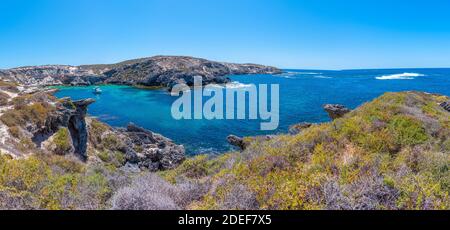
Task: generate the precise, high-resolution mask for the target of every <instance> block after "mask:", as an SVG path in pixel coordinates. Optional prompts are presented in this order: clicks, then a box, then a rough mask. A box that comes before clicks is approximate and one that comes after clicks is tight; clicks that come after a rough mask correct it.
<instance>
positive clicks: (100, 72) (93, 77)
mask: <svg viewBox="0 0 450 230" xmlns="http://www.w3.org/2000/svg"><path fill="white" fill-rule="evenodd" d="M277 73H281V70H279V69H277V68H275V67H270V66H263V65H257V64H233V63H225V62H216V61H209V60H206V59H201V58H194V57H183V56H155V57H149V58H141V59H135V60H129V61H124V62H120V63H117V64H99V65H83V66H67V65H46V66H29V67H20V68H14V69H8V70H0V79H4V80H9V81H12V82H17V83H20V84H22V85H27V86H50V85H74V86H78V85H92V84H124V85H142V86H151V87H168V88H171V87H172V86H173V85H175V84H178V83H184V84H187V85H189V86H191V85H193V79H194V77H195V76H201V77H203V83H204V84H209V83H218V84H221V83H227V82H229V81H230V80H229V79H228V78H227V77H226V76H227V75H231V74H277Z"/></svg>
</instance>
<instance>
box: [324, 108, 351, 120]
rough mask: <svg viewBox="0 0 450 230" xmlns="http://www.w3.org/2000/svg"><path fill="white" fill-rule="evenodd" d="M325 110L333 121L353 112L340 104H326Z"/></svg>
mask: <svg viewBox="0 0 450 230" xmlns="http://www.w3.org/2000/svg"><path fill="white" fill-rule="evenodd" d="M323 108H324V109H325V111H326V112H327V113H328V115H329V116H330V118H331V119H333V120H335V119H338V118H341V117H343V116H344V115H345V114H347V113H349V112H350V111H351V110H350V109H349V108H347V107H345V106H344V105H340V104H326V105H324V106H323Z"/></svg>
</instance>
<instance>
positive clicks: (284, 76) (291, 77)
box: [273, 74, 296, 79]
mask: <svg viewBox="0 0 450 230" xmlns="http://www.w3.org/2000/svg"><path fill="white" fill-rule="evenodd" d="M273 76H275V77H281V78H287V79H295V78H296V77H293V75H282V74H278V75H273Z"/></svg>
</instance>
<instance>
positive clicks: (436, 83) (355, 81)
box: [56, 69, 450, 154]
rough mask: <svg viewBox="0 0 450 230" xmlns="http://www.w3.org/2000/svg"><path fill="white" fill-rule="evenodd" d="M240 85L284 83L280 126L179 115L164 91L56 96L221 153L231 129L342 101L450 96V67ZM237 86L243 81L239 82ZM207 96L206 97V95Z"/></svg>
mask: <svg viewBox="0 0 450 230" xmlns="http://www.w3.org/2000/svg"><path fill="white" fill-rule="evenodd" d="M230 78H231V79H232V80H233V81H236V82H239V83H241V84H250V83H254V84H279V85H280V126H279V128H278V129H277V130H275V131H260V130H259V125H260V122H261V121H260V120H249V119H246V120H206V119H203V120H175V119H173V118H172V116H171V105H172V103H173V102H174V101H175V100H176V99H177V98H176V97H172V96H170V95H169V93H168V92H167V91H165V90H143V89H137V88H133V87H128V86H101V89H102V90H103V93H102V94H101V95H94V94H92V89H93V87H62V88H60V91H59V92H57V93H56V96H57V97H71V98H72V99H84V98H94V99H96V103H94V104H92V105H91V106H90V107H89V111H88V112H89V114H90V115H92V116H96V117H98V118H99V119H100V120H102V121H104V122H106V123H108V124H110V125H111V126H115V127H123V126H126V125H127V124H128V123H129V122H133V123H135V124H137V125H140V126H143V127H145V128H147V129H149V130H152V131H154V132H157V133H161V134H162V135H164V136H166V137H169V138H171V139H172V140H174V141H175V142H176V143H179V144H183V145H185V147H186V149H187V151H188V153H189V154H199V153H217V152H223V151H227V150H229V149H230V148H231V146H229V145H228V144H227V142H226V137H227V136H228V135H229V134H234V135H238V136H253V135H263V134H274V133H283V132H287V130H288V128H289V126H290V125H292V124H295V123H299V122H325V121H329V118H328V116H327V114H326V113H325V112H324V111H323V109H322V105H324V104H327V103H339V104H344V105H346V106H348V107H350V108H355V107H357V106H359V105H361V104H363V103H364V102H367V101H370V100H372V99H374V98H376V97H378V96H380V95H381V94H383V93H384V92H398V91H406V90H419V91H426V92H430V93H439V94H444V95H450V69H401V70H345V71H325V70H313V71H311V70H286V73H284V74H280V75H237V76H230ZM236 85H239V84H236ZM206 99H207V98H206Z"/></svg>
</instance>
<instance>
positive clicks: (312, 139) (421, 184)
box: [0, 92, 450, 210]
mask: <svg viewBox="0 0 450 230" xmlns="http://www.w3.org/2000/svg"><path fill="white" fill-rule="evenodd" d="M448 100H449V98H448V97H446V96H439V95H433V94H426V93H419V92H402V93H386V94H384V95H382V96H381V97H379V98H377V99H375V100H373V101H372V102H368V103H366V104H364V105H362V106H360V107H359V108H357V109H355V110H354V111H352V112H350V113H348V114H346V115H345V116H343V117H342V118H338V119H335V120H333V121H332V122H329V123H322V124H315V125H312V126H311V127H308V128H304V129H301V130H299V132H298V133H295V134H290V135H288V134H286V135H277V136H272V137H271V138H246V139H245V141H246V148H245V150H243V151H242V152H229V153H225V154H221V155H217V156H211V155H198V156H194V157H191V158H188V159H186V160H185V161H184V162H183V163H182V164H181V165H179V166H178V167H176V168H174V169H171V170H166V171H160V172H158V173H150V172H145V170H144V171H141V170H139V168H135V167H134V166H133V165H131V164H128V163H126V160H125V157H126V156H125V154H124V153H123V152H120V151H119V150H120V149H121V148H122V147H123V146H121V145H122V144H120V143H121V141H120V140H119V139H117V138H118V137H117V136H114V135H112V134H113V132H112V131H111V128H110V127H109V126H107V125H105V124H103V123H101V122H99V121H97V120H95V119H91V118H88V127H89V137H88V138H89V143H90V145H89V146H88V156H89V159H88V161H87V162H81V161H80V160H78V159H77V158H76V157H75V156H74V155H57V154H51V153H43V152H40V151H37V152H36V153H35V154H32V155H29V156H27V157H26V158H19V159H13V157H11V156H9V155H5V154H0V209H135V210H146V209H227V210H229V209H232V210H233V209H239V210H254V209H283V210H285V209H288V210H289V209H294V210H295V209H306V210H310V209H339V210H341V209H389V210H397V209H408V210H410V209H450V198H449V192H450V171H449V167H450V115H449V113H448V112H447V111H445V110H444V109H442V108H441V107H440V106H439V104H440V103H442V102H444V101H448ZM18 111H20V112H21V113H22V112H23V114H19V113H17V114H10V115H7V114H9V113H14V112H9V111H6V113H4V114H3V115H2V117H0V119H1V120H2V122H3V123H4V124H6V125H8V126H9V127H10V132H12V133H17V134H16V135H17V136H21V132H20V129H17V130H15V128H14V127H18V126H19V127H23V123H24V122H27V121H29V119H32V120H33V121H36V122H40V121H42V120H44V118H45V116H46V114H48V113H47V111H48V107H47V106H46V105H45V104H39V103H32V104H31V105H24V106H19V107H18ZM5 115H6V116H5ZM69 135H70V134H69V132H68V130H67V129H64V128H61V129H59V131H58V132H56V133H55V135H54V136H53V142H54V143H57V146H59V148H60V149H61V150H62V151H64V150H66V149H68V148H69V147H71V143H70V138H69ZM137 152H140V150H139V151H137Z"/></svg>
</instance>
